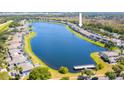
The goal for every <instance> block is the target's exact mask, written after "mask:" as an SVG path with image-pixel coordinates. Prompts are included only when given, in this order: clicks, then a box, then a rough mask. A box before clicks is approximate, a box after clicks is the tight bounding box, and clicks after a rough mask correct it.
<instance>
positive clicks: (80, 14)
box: [79, 13, 82, 27]
mask: <svg viewBox="0 0 124 93" xmlns="http://www.w3.org/2000/svg"><path fill="white" fill-rule="evenodd" d="M79 26H80V27H82V13H79Z"/></svg>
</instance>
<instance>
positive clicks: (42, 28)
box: [31, 22, 105, 72]
mask: <svg viewBox="0 0 124 93" xmlns="http://www.w3.org/2000/svg"><path fill="white" fill-rule="evenodd" d="M32 27H33V31H35V32H36V33H37V35H36V36H35V37H34V38H33V39H32V40H31V47H32V50H33V52H34V53H35V54H36V55H37V56H38V57H39V58H40V59H42V60H43V61H44V62H45V63H46V64H47V65H48V66H49V67H51V68H54V69H58V68H59V67H61V66H66V67H68V68H69V71H70V72H75V71H74V70H73V66H77V65H86V64H95V62H94V61H93V60H92V58H91V57H90V53H92V52H98V51H104V50H105V49H104V48H102V47H99V46H96V45H94V44H91V43H89V42H87V41H85V40H82V39H80V38H79V37H77V36H76V35H74V34H73V33H71V32H70V31H68V30H67V29H66V27H65V26H64V25H62V24H54V23H45V22H43V23H32Z"/></svg>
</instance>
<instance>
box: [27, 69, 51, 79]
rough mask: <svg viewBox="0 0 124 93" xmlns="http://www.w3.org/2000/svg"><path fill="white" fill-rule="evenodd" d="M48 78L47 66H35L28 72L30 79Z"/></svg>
mask: <svg viewBox="0 0 124 93" xmlns="http://www.w3.org/2000/svg"><path fill="white" fill-rule="evenodd" d="M50 78H51V73H50V72H49V70H48V68H47V67H36V68H34V69H33V70H32V71H31V72H30V74H29V79H30V80H47V79H50Z"/></svg>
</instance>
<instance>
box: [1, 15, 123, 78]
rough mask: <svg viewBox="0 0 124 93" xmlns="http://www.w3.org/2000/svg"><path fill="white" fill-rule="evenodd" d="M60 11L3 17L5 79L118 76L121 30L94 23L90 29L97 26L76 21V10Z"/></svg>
mask: <svg viewBox="0 0 124 93" xmlns="http://www.w3.org/2000/svg"><path fill="white" fill-rule="evenodd" d="M14 16H16V15H14ZM64 16H65V17H61V16H60V15H58V16H56V17H54V14H51V16H48V15H47V14H44V15H31V16H29V15H25V16H22V15H18V17H17V18H16V19H13V17H10V16H7V18H5V19H6V20H7V21H6V22H4V23H3V24H2V23H1V24H2V25H0V26H1V27H2V26H4V25H5V26H6V29H7V30H6V29H5V30H4V29H3V30H0V31H3V32H4V31H5V32H4V33H2V32H1V35H3V37H1V36H0V37H1V38H0V39H1V41H0V42H3V41H2V40H5V41H4V43H3V45H4V47H3V46H0V47H2V49H1V53H4V56H3V57H1V64H0V73H2V74H6V76H7V77H5V79H9V80H37V79H38V80H39V79H40V80H47V79H48V80H69V79H71V80H73V79H74V80H75V79H76V80H113V79H114V80H123V79H124V73H123V71H124V69H123V67H124V66H123V65H124V63H123V58H124V40H123V38H120V37H122V35H121V34H119V33H115V32H113V33H112V32H109V31H107V30H104V29H103V28H102V26H100V28H99V29H98V28H97V30H99V32H98V31H95V30H92V29H93V28H94V27H96V26H94V24H93V27H92V28H88V27H87V28H86V25H87V24H86V23H83V25H82V26H80V25H79V24H78V21H77V18H78V15H76V16H75V15H73V17H72V15H71V16H68V15H65V14H64ZM103 16H104V15H103ZM96 17H97V15H96ZM1 18H4V17H3V16H1ZM90 18H91V17H89V18H87V20H89V19H90ZM98 18H99V17H98ZM92 19H93V18H92ZM73 20H76V21H73ZM85 20H86V19H85ZM102 20H103V19H102ZM1 22H2V21H1ZM83 22H85V21H83ZM87 26H89V25H87ZM90 26H91V24H90ZM6 33H7V34H6ZM104 34H105V35H104ZM6 37H7V38H6Z"/></svg>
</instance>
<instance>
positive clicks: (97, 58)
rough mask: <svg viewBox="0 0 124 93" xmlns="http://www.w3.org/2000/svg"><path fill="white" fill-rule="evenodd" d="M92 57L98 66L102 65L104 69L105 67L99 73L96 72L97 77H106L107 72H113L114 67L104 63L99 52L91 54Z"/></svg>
mask: <svg viewBox="0 0 124 93" xmlns="http://www.w3.org/2000/svg"><path fill="white" fill-rule="evenodd" d="M90 57H91V58H92V59H93V60H94V61H95V62H96V64H101V65H103V67H104V68H103V69H101V70H98V71H97V72H96V75H98V76H99V75H100V76H104V74H105V73H106V72H108V71H112V66H113V65H111V64H109V63H106V62H104V61H103V60H102V59H101V57H100V56H99V53H98V52H94V53H91V54H90Z"/></svg>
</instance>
